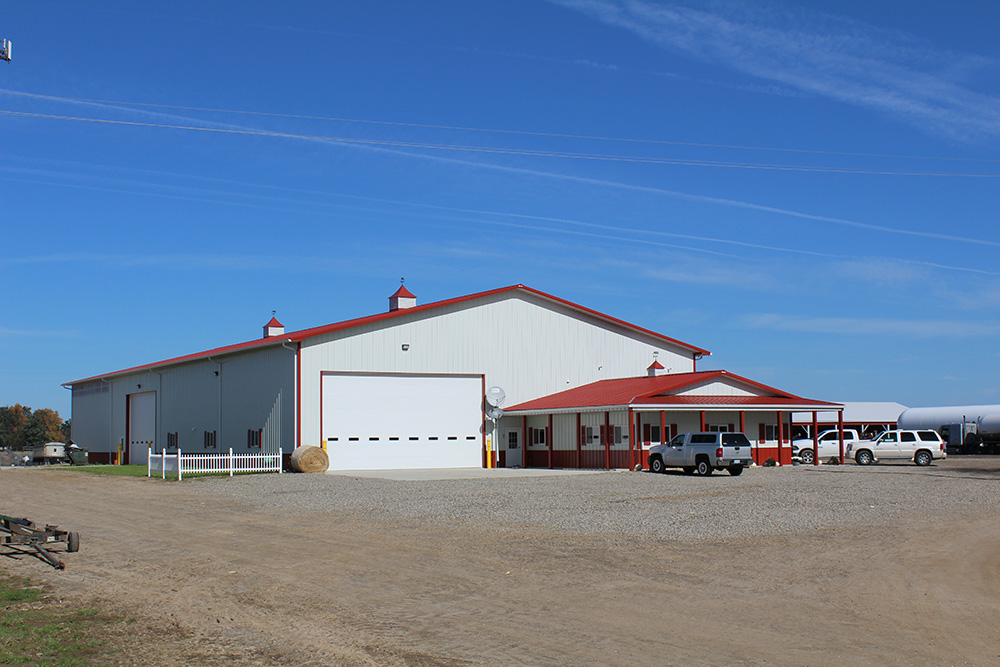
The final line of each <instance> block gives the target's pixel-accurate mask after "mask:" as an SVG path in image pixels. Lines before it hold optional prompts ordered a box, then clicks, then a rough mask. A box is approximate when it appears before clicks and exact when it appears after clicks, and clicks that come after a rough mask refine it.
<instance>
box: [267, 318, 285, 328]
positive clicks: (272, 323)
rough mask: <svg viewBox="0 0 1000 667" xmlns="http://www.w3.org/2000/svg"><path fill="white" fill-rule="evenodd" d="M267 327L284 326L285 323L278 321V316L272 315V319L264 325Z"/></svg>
mask: <svg viewBox="0 0 1000 667" xmlns="http://www.w3.org/2000/svg"><path fill="white" fill-rule="evenodd" d="M264 327H265V328H269V327H281V328H284V327H285V325H284V324H282V323H281V322H279V321H278V318H276V317H272V318H271V321H270V322H268V323H267V324H265V325H264Z"/></svg>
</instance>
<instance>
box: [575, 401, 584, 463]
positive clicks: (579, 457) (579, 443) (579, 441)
mask: <svg viewBox="0 0 1000 667" xmlns="http://www.w3.org/2000/svg"><path fill="white" fill-rule="evenodd" d="M582 426H583V425H582V423H581V420H580V413H579V412H577V413H576V467H577V468H582V467H583V452H582V451H581V450H582V448H583V428H582Z"/></svg>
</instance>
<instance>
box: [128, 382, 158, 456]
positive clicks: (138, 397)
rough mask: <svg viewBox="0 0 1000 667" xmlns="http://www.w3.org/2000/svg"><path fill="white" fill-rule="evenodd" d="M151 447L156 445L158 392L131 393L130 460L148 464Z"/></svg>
mask: <svg viewBox="0 0 1000 667" xmlns="http://www.w3.org/2000/svg"><path fill="white" fill-rule="evenodd" d="M150 447H153V448H155V447H156V392H155V391H146V392H143V393H141V394H129V397H128V462H129V463H131V464H133V465H146V461H147V459H146V454H147V450H148V449H149V448H150Z"/></svg>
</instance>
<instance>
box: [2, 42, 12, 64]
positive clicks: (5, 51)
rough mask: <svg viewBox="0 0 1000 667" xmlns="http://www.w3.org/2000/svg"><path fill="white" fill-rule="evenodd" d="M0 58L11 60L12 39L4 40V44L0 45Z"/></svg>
mask: <svg viewBox="0 0 1000 667" xmlns="http://www.w3.org/2000/svg"><path fill="white" fill-rule="evenodd" d="M0 59H2V60H6V61H7V62H10V40H6V39H5V40H3V46H2V47H0Z"/></svg>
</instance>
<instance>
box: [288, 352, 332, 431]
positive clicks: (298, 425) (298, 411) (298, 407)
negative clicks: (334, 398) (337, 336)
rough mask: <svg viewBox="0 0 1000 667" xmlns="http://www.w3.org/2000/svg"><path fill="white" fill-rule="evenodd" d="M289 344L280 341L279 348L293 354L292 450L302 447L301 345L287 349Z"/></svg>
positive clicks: (321, 407)
mask: <svg viewBox="0 0 1000 667" xmlns="http://www.w3.org/2000/svg"><path fill="white" fill-rule="evenodd" d="M290 342H291V341H282V342H281V347H283V348H285V349H286V350H289V351H292V352H295V383H294V384H295V386H294V387H293V388H294V389H295V436H294V437H293V438H292V441H293V442H294V443H295V445H294V448H298V447H300V446H301V445H302V404H301V400H302V399H301V396H300V394H301V393H302V392H300V391H299V389H300V387H299V384H300V382H301V380H300V377H301V375H302V354H301V353H302V343H301V342H298V343H295V347H288V344H289V343H290ZM322 409H323V406H322V405H321V406H320V410H322ZM322 437H323V434H322V433H320V438H322ZM279 441H280V439H279Z"/></svg>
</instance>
